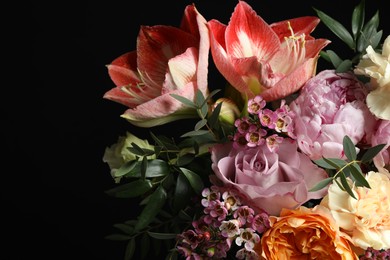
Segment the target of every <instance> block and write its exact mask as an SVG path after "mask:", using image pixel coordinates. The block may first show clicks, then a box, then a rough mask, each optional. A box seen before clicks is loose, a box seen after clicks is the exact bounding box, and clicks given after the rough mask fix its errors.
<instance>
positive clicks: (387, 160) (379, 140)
mask: <svg viewBox="0 0 390 260" xmlns="http://www.w3.org/2000/svg"><path fill="white" fill-rule="evenodd" d="M371 144H372V145H373V146H374V145H378V144H386V146H385V147H384V148H383V149H382V151H381V152H380V153H379V154H378V155H376V156H375V157H374V159H373V161H374V164H375V167H376V168H378V169H379V170H381V171H387V172H389V171H390V121H389V120H380V121H379V122H378V128H377V129H376V131H375V132H374V134H373V136H372V139H371Z"/></svg>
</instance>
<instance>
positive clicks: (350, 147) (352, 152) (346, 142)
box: [343, 135, 356, 161]
mask: <svg viewBox="0 0 390 260" xmlns="http://www.w3.org/2000/svg"><path fill="white" fill-rule="evenodd" d="M343 150H344V154H345V156H347V158H348V160H350V161H354V160H356V147H355V145H354V143H353V142H352V140H351V138H349V136H347V135H346V136H344V138H343Z"/></svg>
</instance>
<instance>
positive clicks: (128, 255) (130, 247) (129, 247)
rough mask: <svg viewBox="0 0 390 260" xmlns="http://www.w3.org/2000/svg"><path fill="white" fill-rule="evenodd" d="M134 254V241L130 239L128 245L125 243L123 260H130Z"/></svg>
mask: <svg viewBox="0 0 390 260" xmlns="http://www.w3.org/2000/svg"><path fill="white" fill-rule="evenodd" d="M134 252H135V239H134V238H132V239H131V240H130V241H129V243H127V246H126V251H125V258H124V260H130V259H132V258H133V256H134Z"/></svg>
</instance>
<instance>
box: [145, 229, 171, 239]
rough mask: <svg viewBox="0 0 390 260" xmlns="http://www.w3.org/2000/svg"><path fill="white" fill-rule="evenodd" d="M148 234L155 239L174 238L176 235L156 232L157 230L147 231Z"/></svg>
mask: <svg viewBox="0 0 390 260" xmlns="http://www.w3.org/2000/svg"><path fill="white" fill-rule="evenodd" d="M148 234H149V236H151V237H153V238H156V239H162V240H163V239H174V238H176V237H177V234H176V233H158V232H150V231H148Z"/></svg>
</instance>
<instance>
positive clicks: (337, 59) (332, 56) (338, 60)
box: [326, 50, 343, 68]
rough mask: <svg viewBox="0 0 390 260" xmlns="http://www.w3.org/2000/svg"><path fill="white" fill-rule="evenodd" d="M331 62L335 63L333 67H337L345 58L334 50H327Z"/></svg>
mask: <svg viewBox="0 0 390 260" xmlns="http://www.w3.org/2000/svg"><path fill="white" fill-rule="evenodd" d="M326 54H328V57H329V60H330V62H331V63H332V64H333V67H335V68H337V67H338V66H340V64H341V63H342V62H343V60H342V59H341V58H340V57H339V56H338V55H337V54H336V53H335V52H334V51H332V50H327V51H326Z"/></svg>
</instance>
